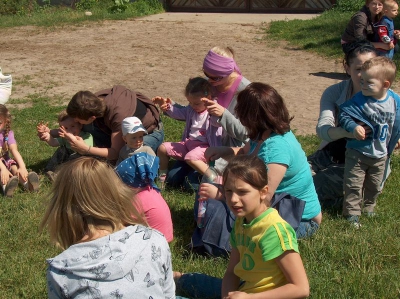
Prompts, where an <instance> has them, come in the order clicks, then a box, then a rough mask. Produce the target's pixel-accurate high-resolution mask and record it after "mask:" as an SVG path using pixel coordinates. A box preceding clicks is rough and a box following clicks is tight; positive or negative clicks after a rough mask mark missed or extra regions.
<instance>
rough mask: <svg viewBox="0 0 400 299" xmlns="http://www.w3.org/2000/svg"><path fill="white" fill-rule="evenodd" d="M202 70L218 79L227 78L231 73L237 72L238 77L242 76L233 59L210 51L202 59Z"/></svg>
mask: <svg viewBox="0 0 400 299" xmlns="http://www.w3.org/2000/svg"><path fill="white" fill-rule="evenodd" d="M203 70H204V71H205V72H206V73H208V74H211V75H215V76H218V77H227V76H229V75H230V74H232V73H233V71H236V72H238V73H239V74H240V75H241V74H242V73H241V72H240V69H239V67H238V66H237V65H236V62H235V60H234V59H233V58H230V57H225V56H221V55H218V54H217V53H214V52H213V51H211V50H210V51H208V53H207V55H206V57H205V58H204V62H203Z"/></svg>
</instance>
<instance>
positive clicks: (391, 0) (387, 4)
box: [382, 0, 398, 10]
mask: <svg viewBox="0 0 400 299" xmlns="http://www.w3.org/2000/svg"><path fill="white" fill-rule="evenodd" d="M382 3H383V9H384V10H385V9H390V8H393V7H394V5H395V4H397V5H398V3H397V1H395V0H383V1H382Z"/></svg>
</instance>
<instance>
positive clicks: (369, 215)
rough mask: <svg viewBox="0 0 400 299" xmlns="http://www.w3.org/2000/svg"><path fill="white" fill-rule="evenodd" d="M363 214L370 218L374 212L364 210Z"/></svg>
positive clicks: (374, 214) (373, 215)
mask: <svg viewBox="0 0 400 299" xmlns="http://www.w3.org/2000/svg"><path fill="white" fill-rule="evenodd" d="M364 214H365V216H367V217H371V218H372V217H375V216H376V213H375V212H365V213H364Z"/></svg>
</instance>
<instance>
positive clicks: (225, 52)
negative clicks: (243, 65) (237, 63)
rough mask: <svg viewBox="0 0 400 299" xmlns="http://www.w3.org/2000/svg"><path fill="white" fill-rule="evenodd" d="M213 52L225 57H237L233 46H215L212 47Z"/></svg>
mask: <svg viewBox="0 0 400 299" xmlns="http://www.w3.org/2000/svg"><path fill="white" fill-rule="evenodd" d="M211 51H212V52H214V53H215V54H218V55H221V56H224V57H229V58H235V53H234V51H233V49H232V48H231V47H225V48H223V47H219V46H215V47H214V48H212V49H211Z"/></svg>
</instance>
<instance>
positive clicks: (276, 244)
mask: <svg viewBox="0 0 400 299" xmlns="http://www.w3.org/2000/svg"><path fill="white" fill-rule="evenodd" d="M259 246H260V249H261V252H262V257H263V260H264V261H269V260H272V259H274V258H277V257H278V256H280V255H281V254H283V253H284V252H285V251H287V250H293V251H295V252H299V246H298V244H297V238H296V233H295V231H294V229H293V228H292V227H291V226H290V225H289V224H288V223H286V222H277V223H275V224H274V225H271V226H270V227H269V228H268V230H267V231H266V232H265V233H264V235H263V236H262V237H261V238H260V242H259Z"/></svg>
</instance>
